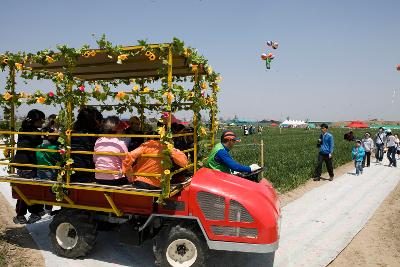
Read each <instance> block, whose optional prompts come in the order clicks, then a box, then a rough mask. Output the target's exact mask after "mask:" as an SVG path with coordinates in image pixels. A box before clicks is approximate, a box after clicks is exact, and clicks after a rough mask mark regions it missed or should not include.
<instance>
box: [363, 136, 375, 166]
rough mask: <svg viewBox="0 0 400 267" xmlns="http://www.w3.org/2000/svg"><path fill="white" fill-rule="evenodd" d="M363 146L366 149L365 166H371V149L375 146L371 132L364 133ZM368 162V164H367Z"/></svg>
mask: <svg viewBox="0 0 400 267" xmlns="http://www.w3.org/2000/svg"><path fill="white" fill-rule="evenodd" d="M362 147H363V148H364V150H365V156H364V158H363V162H362V165H363V167H369V166H370V164H371V151H372V149H373V148H374V140H372V138H371V134H370V133H369V132H366V133H365V135H364V139H363V140H362ZM365 163H367V165H365Z"/></svg>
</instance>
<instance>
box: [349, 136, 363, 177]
mask: <svg viewBox="0 0 400 267" xmlns="http://www.w3.org/2000/svg"><path fill="white" fill-rule="evenodd" d="M364 156H365V150H364V148H363V147H362V142H361V140H357V141H356V146H355V147H353V149H352V151H351V158H352V159H353V160H354V166H355V167H356V175H357V176H358V175H360V174H363V166H364V165H363V159H364Z"/></svg>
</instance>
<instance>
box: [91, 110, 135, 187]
mask: <svg viewBox="0 0 400 267" xmlns="http://www.w3.org/2000/svg"><path fill="white" fill-rule="evenodd" d="M124 127H126V125H124V122H122V121H120V119H119V118H118V117H117V116H110V117H107V118H106V119H105V120H104V121H103V125H102V133H104V134H118V133H122V132H123V130H124ZM124 141H125V140H124V139H123V138H119V137H105V136H103V137H100V138H99V139H97V141H96V144H95V146H94V151H95V152H114V153H128V148H127V147H126V143H125V142H124ZM124 159H125V156H112V155H93V161H94V164H95V166H96V170H112V171H120V170H122V161H123V160H124ZM95 177H96V182H97V183H99V184H104V185H124V184H127V183H128V179H127V178H126V177H125V175H123V174H122V173H118V174H112V173H100V172H96V174H95Z"/></svg>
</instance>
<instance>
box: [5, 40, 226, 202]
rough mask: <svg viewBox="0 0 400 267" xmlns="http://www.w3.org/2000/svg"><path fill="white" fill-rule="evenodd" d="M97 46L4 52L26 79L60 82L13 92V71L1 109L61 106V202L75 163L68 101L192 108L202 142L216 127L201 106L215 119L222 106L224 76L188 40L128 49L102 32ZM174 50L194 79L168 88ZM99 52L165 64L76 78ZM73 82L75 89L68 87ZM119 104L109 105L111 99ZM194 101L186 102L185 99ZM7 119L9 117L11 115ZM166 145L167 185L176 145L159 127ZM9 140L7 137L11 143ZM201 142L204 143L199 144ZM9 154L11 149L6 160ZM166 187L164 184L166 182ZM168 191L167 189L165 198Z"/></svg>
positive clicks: (176, 80) (120, 107)
mask: <svg viewBox="0 0 400 267" xmlns="http://www.w3.org/2000/svg"><path fill="white" fill-rule="evenodd" d="M96 43H97V45H98V48H91V47H90V46H89V45H87V44H85V45H83V46H82V47H81V48H77V49H76V48H70V47H68V46H67V45H58V46H56V50H51V49H45V50H42V51H38V52H37V53H25V52H17V53H10V52H6V53H4V54H1V55H0V70H1V71H5V70H6V69H8V70H10V71H15V72H17V73H18V74H19V75H20V77H21V78H23V79H24V80H25V81H24V82H26V81H27V80H32V79H37V80H43V79H45V80H51V81H53V82H54V84H55V88H54V89H53V90H49V91H46V92H43V91H41V90H37V91H35V92H34V93H30V94H29V93H26V92H19V93H16V92H14V93H13V91H12V88H13V86H14V85H13V84H12V83H13V82H14V79H13V78H12V77H11V75H10V76H9V77H8V79H7V83H6V86H5V90H4V93H1V95H0V107H2V108H3V109H4V114H5V115H6V116H9V114H10V108H11V106H12V104H14V106H15V107H18V106H20V105H21V104H22V103H26V104H28V105H31V104H42V105H51V106H61V111H60V113H59V114H58V120H59V125H60V127H61V129H62V130H61V133H60V138H59V141H60V143H61V147H60V153H61V154H62V160H61V161H60V162H59V163H58V166H60V171H59V175H58V177H57V184H56V185H54V186H53V188H52V190H53V192H54V193H55V194H56V196H57V200H62V198H63V194H65V188H64V186H63V185H64V182H65V176H66V175H67V173H68V174H72V172H71V171H70V169H69V166H70V165H71V164H72V163H73V162H72V161H71V159H69V155H67V154H66V153H63V152H65V151H68V148H67V147H66V140H67V139H66V138H67V135H66V132H67V123H66V122H67V119H66V114H65V110H66V106H65V105H66V103H72V105H73V106H74V107H79V106H82V105H85V104H87V103H88V102H89V100H90V99H93V100H96V101H98V102H99V103H101V104H103V105H102V106H101V107H100V110H101V111H104V110H112V109H113V110H115V111H116V113H117V114H122V113H124V112H127V111H129V112H133V111H134V109H136V110H138V111H139V110H143V109H146V110H149V111H161V112H172V113H173V112H175V111H177V110H182V109H183V110H193V111H194V112H195V114H197V118H198V128H197V129H196V130H197V133H198V138H199V140H201V139H203V138H206V137H208V136H209V135H210V133H213V132H214V133H215V132H216V130H217V127H215V125H214V126H210V127H209V128H208V130H207V127H206V126H205V125H204V124H203V122H202V119H201V113H200V111H201V110H209V111H211V112H210V113H211V114H212V115H210V116H211V117H210V119H211V120H212V121H214V122H216V121H217V120H216V114H217V113H218V108H217V93H218V90H219V87H218V83H219V82H220V79H221V78H220V75H219V74H218V73H216V72H215V71H214V70H213V69H212V67H211V66H210V65H209V64H208V61H207V60H206V59H205V58H204V57H203V56H202V55H200V54H199V53H198V52H197V50H196V49H193V48H191V47H186V46H185V44H184V42H183V41H181V40H179V39H177V38H174V39H173V41H172V43H170V44H161V45H157V46H154V45H150V44H148V43H147V41H146V40H139V41H138V45H139V46H140V49H129V48H124V47H122V46H120V45H113V44H112V43H111V42H110V41H108V40H107V39H106V36H105V35H102V36H101V37H100V38H99V39H98V40H97V41H96ZM170 49H171V50H172V53H173V54H174V55H182V56H184V57H185V59H186V62H187V64H188V66H189V67H190V68H191V70H192V72H193V75H192V76H190V77H176V76H174V77H173V79H172V86H169V84H168V79H167V76H168V75H167V74H168V55H169V51H170ZM97 53H105V54H106V56H107V57H108V58H109V59H110V60H115V62H116V63H117V64H124V62H125V61H126V60H127V59H129V58H133V57H137V56H142V55H144V56H146V57H147V58H148V60H150V61H152V60H159V61H160V62H161V66H160V68H159V69H158V71H157V77H148V78H140V79H117V80H112V81H106V80H97V81H83V80H79V79H77V78H74V77H73V75H72V73H73V70H74V68H75V66H76V64H77V60H78V59H80V58H91V57H94V56H96V54H97ZM60 60H62V61H64V62H66V64H65V66H64V68H63V70H62V71H60V72H57V73H50V72H47V71H40V70H35V71H32V68H30V67H29V66H31V65H34V64H41V65H44V66H46V65H48V64H52V63H54V62H57V61H60ZM197 70H202V71H203V72H204V73H205V74H204V75H202V76H201V77H199V80H198V82H197V83H196V84H195V85H194V88H193V89H192V90H185V88H184V87H183V85H181V83H185V82H194V76H195V75H194V74H195V72H196V71H197ZM155 82H160V84H161V88H151V87H149V86H145V85H147V84H152V83H155ZM71 85H72V90H67V88H69V86H71ZM120 85H126V86H129V87H130V90H128V91H114V90H113V88H116V87H118V86H120ZM110 102H111V103H113V104H115V105H112V106H111V105H106V104H107V103H110ZM186 102H188V103H191V104H189V105H183V104H184V103H186ZM6 119H7V120H9V119H10V117H6ZM158 132H159V134H160V137H161V142H162V143H163V145H164V147H165V149H164V150H163V154H164V156H165V159H164V160H163V161H162V165H163V169H165V170H166V173H163V174H162V184H163V185H165V183H166V181H167V180H166V179H169V178H170V173H168V170H169V169H170V168H171V166H172V162H171V160H170V153H171V149H172V148H173V141H172V133H171V132H166V129H165V128H164V129H160V128H159V129H158ZM9 141H10V140H7V143H9ZM200 144H201V142H200ZM9 157H10V153H9V152H7V158H9ZM163 188H164V186H163ZM165 196H166V192H164V191H163V197H165Z"/></svg>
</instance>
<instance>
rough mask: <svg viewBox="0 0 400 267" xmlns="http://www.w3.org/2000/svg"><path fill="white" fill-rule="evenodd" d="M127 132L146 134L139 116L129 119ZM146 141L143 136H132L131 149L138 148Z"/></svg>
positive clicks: (129, 147)
mask: <svg viewBox="0 0 400 267" xmlns="http://www.w3.org/2000/svg"><path fill="white" fill-rule="evenodd" d="M125 133H126V134H144V132H143V131H142V130H141V122H140V119H139V118H138V117H137V116H132V117H131V118H130V119H129V127H128V128H127V129H126V130H125ZM144 142H145V140H144V138H143V137H132V138H131V139H130V143H129V146H128V149H129V151H132V150H134V149H136V148H138V147H139V146H140V145H141V144H143V143H144Z"/></svg>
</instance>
